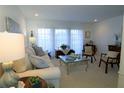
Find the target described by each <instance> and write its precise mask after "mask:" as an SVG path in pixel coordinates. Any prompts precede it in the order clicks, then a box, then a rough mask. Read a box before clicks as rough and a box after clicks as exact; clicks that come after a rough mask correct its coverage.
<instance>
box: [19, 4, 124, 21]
mask: <svg viewBox="0 0 124 93" xmlns="http://www.w3.org/2000/svg"><path fill="white" fill-rule="evenodd" d="M18 7H19V8H20V9H21V10H22V12H23V14H24V15H25V17H26V18H27V19H33V20H35V19H36V20H39V19H42V20H62V21H77V22H83V23H88V22H93V20H94V19H97V20H98V21H102V20H105V19H107V18H110V17H114V16H118V15H122V14H123V12H124V5H123V6H121V5H109V6H106V5H104V6H103V5H18ZM35 13H38V14H39V16H37V17H36V16H34V14H35Z"/></svg>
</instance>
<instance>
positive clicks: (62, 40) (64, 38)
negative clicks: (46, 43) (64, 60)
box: [55, 29, 69, 49]
mask: <svg viewBox="0 0 124 93" xmlns="http://www.w3.org/2000/svg"><path fill="white" fill-rule="evenodd" d="M62 44H66V45H69V31H68V30H67V29H55V49H58V48H60V46H61V45H62Z"/></svg>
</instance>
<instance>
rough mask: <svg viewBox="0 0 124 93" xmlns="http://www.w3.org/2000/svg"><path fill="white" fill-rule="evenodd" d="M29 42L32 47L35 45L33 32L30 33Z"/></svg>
mask: <svg viewBox="0 0 124 93" xmlns="http://www.w3.org/2000/svg"><path fill="white" fill-rule="evenodd" d="M29 41H30V43H31V45H34V44H35V37H34V35H33V31H31V35H30V37H29Z"/></svg>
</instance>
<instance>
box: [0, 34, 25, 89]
mask: <svg viewBox="0 0 124 93" xmlns="http://www.w3.org/2000/svg"><path fill="white" fill-rule="evenodd" d="M24 56H25V48H24V36H23V35H22V34H16V33H8V32H0V62H1V63H2V67H3V70H4V73H3V75H2V77H0V87H11V86H16V85H17V84H18V79H19V77H18V76H17V75H16V74H15V73H14V71H13V70H12V64H13V62H12V61H14V60H18V59H20V58H23V57H24Z"/></svg>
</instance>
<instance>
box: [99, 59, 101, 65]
mask: <svg viewBox="0 0 124 93" xmlns="http://www.w3.org/2000/svg"><path fill="white" fill-rule="evenodd" d="M100 66H101V59H100V61H99V67H100Z"/></svg>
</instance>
